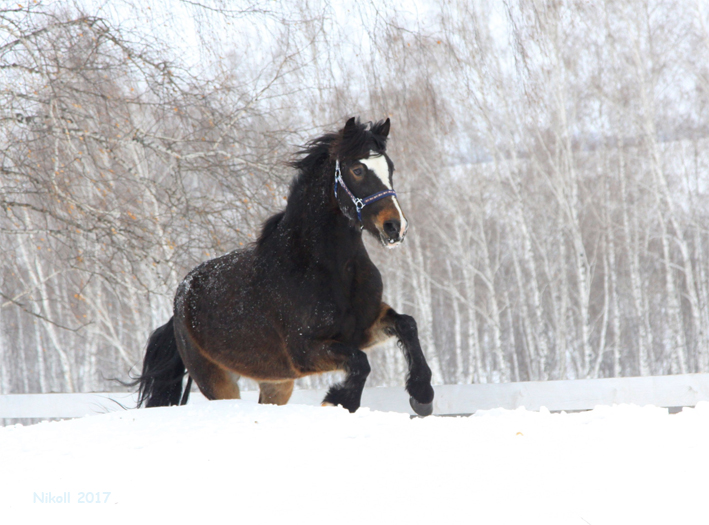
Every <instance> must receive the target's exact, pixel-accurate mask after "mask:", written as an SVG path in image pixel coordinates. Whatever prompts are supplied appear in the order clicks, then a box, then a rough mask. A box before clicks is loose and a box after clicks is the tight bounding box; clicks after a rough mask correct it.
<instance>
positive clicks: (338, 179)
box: [335, 159, 396, 230]
mask: <svg viewBox="0 0 709 525" xmlns="http://www.w3.org/2000/svg"><path fill="white" fill-rule="evenodd" d="M338 184H340V185H342V188H343V189H344V190H345V191H346V192H347V195H349V196H350V199H352V202H353V203H354V205H355V208H356V209H357V220H359V229H360V230H362V229H364V224H363V223H362V210H363V209H364V207H365V206H367V205H368V204H373V203H375V202H377V201H378V200H381V199H384V198H386V197H395V198H396V192H395V191H394V190H384V191H380V192H379V193H374V194H372V195H370V196H369V197H365V198H363V199H360V198H359V197H355V194H354V193H352V192H351V191H350V189H349V188H348V187H347V184H345V180H344V179H343V178H342V171H341V170H340V160H339V159H337V160H336V161H335V199H337V185H338Z"/></svg>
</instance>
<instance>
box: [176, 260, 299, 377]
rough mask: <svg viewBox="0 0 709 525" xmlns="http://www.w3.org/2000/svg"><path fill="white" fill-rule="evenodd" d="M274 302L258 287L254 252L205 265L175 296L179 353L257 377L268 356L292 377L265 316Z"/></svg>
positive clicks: (267, 317)
mask: <svg viewBox="0 0 709 525" xmlns="http://www.w3.org/2000/svg"><path fill="white" fill-rule="evenodd" d="M273 300H274V298H273V295H272V294H271V293H269V290H268V289H264V288H263V286H261V283H260V279H259V271H258V268H256V257H255V253H254V250H253V249H246V250H239V251H234V252H231V253H228V254H226V255H224V256H222V257H219V258H217V259H212V260H210V261H206V262H205V263H203V264H201V265H200V266H198V267H197V268H195V269H194V270H192V272H190V273H189V274H188V275H187V277H186V278H185V279H184V281H183V282H182V283H181V284H180V286H179V288H178V290H177V294H176V295H175V323H176V330H177V331H178V333H179V334H181V335H182V337H179V338H178V340H179V341H180V344H179V345H178V346H182V348H181V353H185V354H186V353H190V352H191V353H193V354H195V353H199V354H201V356H202V357H206V358H208V359H210V360H213V361H215V362H217V363H218V364H220V365H222V366H225V367H227V368H229V369H234V368H235V366H236V364H237V363H238V364H239V365H240V366H241V367H242V368H243V369H242V370H240V373H242V374H243V375H247V376H249V377H254V378H256V379H257V378H258V377H259V375H262V374H260V372H259V370H258V365H259V362H260V361H261V360H262V359H263V354H264V353H267V354H271V355H273V356H274V358H273V362H271V366H275V367H277V368H280V369H281V373H283V374H286V375H288V376H290V375H292V373H291V372H290V363H289V361H288V359H287V358H285V352H284V351H283V341H282V339H281V337H279V334H278V332H279V331H278V329H277V327H276V326H274V325H273V319H272V316H270V315H268V311H269V305H272V303H273ZM192 357H194V356H192ZM187 358H188V360H189V356H187ZM242 365H243V366H242Z"/></svg>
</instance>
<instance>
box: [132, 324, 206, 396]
mask: <svg viewBox="0 0 709 525" xmlns="http://www.w3.org/2000/svg"><path fill="white" fill-rule="evenodd" d="M185 372H186V370H185V364H184V363H183V362H182V358H181V357H180V354H179V353H178V352H177V340H176V339H175V329H174V317H173V318H170V320H169V321H168V322H167V323H166V324H164V325H163V326H161V327H160V328H158V329H157V330H155V331H154V332H153V333H152V335H151V336H150V339H149V340H148V348H147V350H146V351H145V360H144V361H143V373H142V374H141V375H140V377H139V378H138V379H137V381H136V384H139V385H140V386H139V388H138V407H141V406H145V407H161V406H169V405H184V404H185V403H187V398H188V397H189V392H190V386H191V383H192V382H191V380H188V381H187V388H186V389H185V394H184V396H182V400H180V396H181V395H182V378H183V377H184V376H185ZM190 379H191V378H190Z"/></svg>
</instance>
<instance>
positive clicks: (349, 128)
mask: <svg viewBox="0 0 709 525" xmlns="http://www.w3.org/2000/svg"><path fill="white" fill-rule="evenodd" d="M355 129H357V119H356V118H355V117H352V118H351V119H349V120H348V121H347V123H346V124H345V129H344V130H343V132H342V134H343V135H344V136H347V135H349V134H350V133H352V132H353V131H354V130H355Z"/></svg>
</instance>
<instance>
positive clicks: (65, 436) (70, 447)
mask: <svg viewBox="0 0 709 525" xmlns="http://www.w3.org/2000/svg"><path fill="white" fill-rule="evenodd" d="M708 438H709V403H707V402H702V403H699V404H698V405H697V407H696V408H694V409H684V411H683V412H681V413H679V414H676V415H668V413H667V410H666V409H662V408H657V407H653V406H646V407H638V406H634V405H619V406H613V407H605V406H603V407H597V408H596V409H594V410H592V411H588V412H583V413H575V414H565V413H561V414H551V413H549V411H548V410H546V409H542V410H540V411H539V412H532V411H527V410H524V409H518V410H514V411H510V410H503V409H495V410H487V411H479V412H478V413H476V414H475V415H474V416H471V417H456V418H453V417H435V416H434V417H429V418H425V419H410V417H409V416H408V415H406V414H400V413H393V412H377V411H371V410H369V409H360V410H359V411H358V412H357V413H355V414H349V413H348V412H346V411H345V410H343V409H341V408H325V407H311V406H304V405H288V406H284V407H276V406H262V405H257V404H255V403H253V402H249V401H212V402H209V403H202V404H195V405H187V406H183V407H169V408H155V409H143V410H127V411H123V412H114V413H110V414H104V415H97V416H90V417H84V418H80V419H74V420H68V421H61V422H51V423H40V424H37V425H33V426H27V427H22V426H14V427H6V428H2V429H0V465H2V467H1V470H0V474H1V476H0V508H1V509H2V510H3V513H2V515H3V520H2V521H3V523H20V522H22V523H39V522H40V520H42V519H47V518H49V519H53V520H56V519H57V518H59V520H58V521H59V523H64V522H70V523H102V524H103V523H119V522H121V523H124V524H125V523H136V524H143V523H151V522H155V523H168V522H170V521H171V522H172V523H187V522H195V521H194V520H199V523H203V524H209V523H254V524H255V523H258V524H261V523H278V522H279V521H283V522H285V523H288V524H298V523H338V524H339V523H369V524H371V523H386V524H398V523H445V524H448V523H483V524H492V523H501V524H502V523H505V524H507V523H509V524H536V523H539V524H544V525H549V524H557V523H558V524H578V525H583V524H592V525H600V524H623V525H627V524H632V523H643V524H651V523H658V524H659V523H682V524H690V523H706V522H707V521H709V516H708V515H707V505H706V501H707V495H708V489H709V483H708V479H709V447H708V446H707V440H708ZM87 491H89V492H92V493H96V492H100V493H102V495H101V496H100V497H101V499H102V501H103V499H104V498H105V496H104V495H103V493H105V492H110V495H109V496H108V497H107V498H108V501H107V502H105V503H103V502H102V503H93V504H87V503H83V504H81V503H78V501H77V500H78V498H79V496H80V492H87ZM49 492H51V493H52V496H53V497H56V496H57V495H62V494H64V493H69V495H70V502H68V503H56V502H55V503H39V502H33V499H36V498H38V497H41V495H42V494H43V493H49ZM35 494H36V496H35ZM8 518H10V519H8ZM97 520H101V521H100V522H98V521H97ZM127 520H130V521H127Z"/></svg>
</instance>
